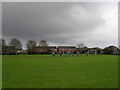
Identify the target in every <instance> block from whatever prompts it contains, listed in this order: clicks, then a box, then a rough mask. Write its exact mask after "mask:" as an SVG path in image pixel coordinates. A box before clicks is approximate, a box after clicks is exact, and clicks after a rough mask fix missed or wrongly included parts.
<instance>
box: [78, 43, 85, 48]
mask: <svg viewBox="0 0 120 90" xmlns="http://www.w3.org/2000/svg"><path fill="white" fill-rule="evenodd" d="M84 47H85V44H83V43H79V44H77V48H84Z"/></svg>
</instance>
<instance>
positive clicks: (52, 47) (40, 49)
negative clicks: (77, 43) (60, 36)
mask: <svg viewBox="0 0 120 90" xmlns="http://www.w3.org/2000/svg"><path fill="white" fill-rule="evenodd" d="M46 51H52V52H57V47H56V46H47V47H46V48H45V49H44V48H42V47H41V46H36V52H46Z"/></svg>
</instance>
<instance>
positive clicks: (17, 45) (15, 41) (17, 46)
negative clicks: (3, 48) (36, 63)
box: [9, 38, 22, 53]
mask: <svg viewBox="0 0 120 90" xmlns="http://www.w3.org/2000/svg"><path fill="white" fill-rule="evenodd" d="M9 45H11V46H13V47H14V48H13V49H14V52H15V53H17V51H18V50H19V49H22V43H21V41H20V40H18V39H16V38H13V39H11V41H10V43H9Z"/></svg>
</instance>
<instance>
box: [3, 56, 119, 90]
mask: <svg viewBox="0 0 120 90" xmlns="http://www.w3.org/2000/svg"><path fill="white" fill-rule="evenodd" d="M2 65H3V66H2V67H3V68H2V69H3V73H2V74H3V76H2V79H3V83H2V85H3V88H117V87H118V56H112V55H111V56H110V55H98V56H93V55H91V56H86V55H83V56H73V57H72V56H69V57H60V56H55V57H53V56H51V55H45V56H40V55H39V56H38V55H18V56H3V59H2Z"/></svg>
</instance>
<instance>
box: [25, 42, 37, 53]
mask: <svg viewBox="0 0 120 90" xmlns="http://www.w3.org/2000/svg"><path fill="white" fill-rule="evenodd" d="M36 45H37V43H36V41H34V40H28V41H27V43H26V46H27V51H28V53H31V54H33V53H34V52H36Z"/></svg>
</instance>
